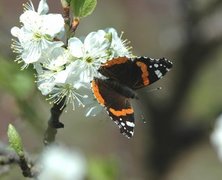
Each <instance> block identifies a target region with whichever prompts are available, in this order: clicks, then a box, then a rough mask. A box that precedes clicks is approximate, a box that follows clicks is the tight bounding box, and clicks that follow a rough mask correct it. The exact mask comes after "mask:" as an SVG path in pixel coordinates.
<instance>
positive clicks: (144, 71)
mask: <svg viewBox="0 0 222 180" xmlns="http://www.w3.org/2000/svg"><path fill="white" fill-rule="evenodd" d="M136 65H137V66H139V67H140V69H141V71H142V79H143V84H144V85H145V86H146V85H148V84H149V83H150V81H149V78H148V77H149V72H148V71H147V65H146V64H144V63H142V62H136Z"/></svg>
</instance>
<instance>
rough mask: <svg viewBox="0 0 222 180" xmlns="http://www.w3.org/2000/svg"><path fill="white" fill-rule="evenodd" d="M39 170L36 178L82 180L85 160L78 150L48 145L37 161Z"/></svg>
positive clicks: (45, 179) (39, 179)
mask: <svg viewBox="0 0 222 180" xmlns="http://www.w3.org/2000/svg"><path fill="white" fill-rule="evenodd" d="M39 165H40V167H41V170H42V171H41V172H40V174H39V176H38V180H47V179H48V180H84V178H85V176H86V168H87V167H86V160H85V158H84V156H83V155H82V154H81V153H80V152H78V151H70V150H68V149H66V148H64V147H61V146H55V145H54V146H50V147H47V149H46V150H45V151H44V152H43V154H42V157H41V159H40V161H39Z"/></svg>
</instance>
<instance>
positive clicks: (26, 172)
mask: <svg viewBox="0 0 222 180" xmlns="http://www.w3.org/2000/svg"><path fill="white" fill-rule="evenodd" d="M19 166H20V168H21V170H22V174H23V176H24V177H30V178H32V177H34V175H33V173H32V170H31V167H30V165H29V163H28V162H27V159H26V158H25V156H20V157H19Z"/></svg>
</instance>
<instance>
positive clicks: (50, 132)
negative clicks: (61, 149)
mask: <svg viewBox="0 0 222 180" xmlns="http://www.w3.org/2000/svg"><path fill="white" fill-rule="evenodd" d="M65 99H66V97H64V98H63V99H62V100H61V101H60V102H59V103H58V104H54V105H53V107H52V108H51V110H50V111H51V117H50V119H49V121H48V127H47V129H46V132H45V135H44V141H43V142H44V144H45V145H49V144H51V143H53V142H54V141H55V136H56V134H57V129H59V128H63V127H64V124H63V123H61V122H60V121H59V117H60V115H61V114H62V112H63V110H64V109H65V107H66V105H64V102H65Z"/></svg>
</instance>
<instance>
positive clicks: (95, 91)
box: [92, 80, 105, 106]
mask: <svg viewBox="0 0 222 180" xmlns="http://www.w3.org/2000/svg"><path fill="white" fill-rule="evenodd" d="M92 90H93V92H94V96H95V97H96V99H97V101H98V102H99V103H100V104H101V105H103V106H104V104H105V100H104V99H103V97H102V96H101V94H100V92H99V87H98V85H97V84H96V83H95V80H93V81H92Z"/></svg>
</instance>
